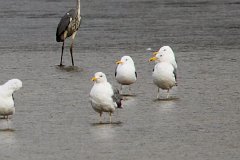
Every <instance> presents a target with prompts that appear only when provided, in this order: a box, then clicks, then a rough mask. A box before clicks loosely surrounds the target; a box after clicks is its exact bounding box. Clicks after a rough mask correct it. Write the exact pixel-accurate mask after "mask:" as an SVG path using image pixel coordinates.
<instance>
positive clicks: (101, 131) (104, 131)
mask: <svg viewBox="0 0 240 160" xmlns="http://www.w3.org/2000/svg"><path fill="white" fill-rule="evenodd" d="M121 125H122V122H113V123H93V124H92V126H93V128H92V129H91V133H92V135H93V136H94V137H95V138H96V139H112V138H113V137H114V136H115V128H116V127H117V126H121Z"/></svg>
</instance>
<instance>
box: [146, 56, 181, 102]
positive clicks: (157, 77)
mask: <svg viewBox="0 0 240 160" xmlns="http://www.w3.org/2000/svg"><path fill="white" fill-rule="evenodd" d="M156 56H157V55H156ZM156 56H154V57H152V58H150V59H149V61H158V60H159V58H158V57H156ZM152 77H153V83H154V84H155V85H156V86H157V87H158V94H157V99H159V88H161V89H163V90H167V92H168V95H167V99H168V97H169V90H170V89H171V88H172V87H173V86H177V82H176V73H175V72H174V67H173V65H172V64H170V63H168V62H158V63H157V64H156V65H155V66H154V69H153V73H152Z"/></svg>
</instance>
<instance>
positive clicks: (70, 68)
mask: <svg viewBox="0 0 240 160" xmlns="http://www.w3.org/2000/svg"><path fill="white" fill-rule="evenodd" d="M56 69H60V70H62V71H66V72H81V71H83V69H82V68H79V67H77V66H65V65H62V66H60V65H56Z"/></svg>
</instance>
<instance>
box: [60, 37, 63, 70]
mask: <svg viewBox="0 0 240 160" xmlns="http://www.w3.org/2000/svg"><path fill="white" fill-rule="evenodd" d="M63 50H64V41H63V44H62V54H61V61H60V66H62V57H63Z"/></svg>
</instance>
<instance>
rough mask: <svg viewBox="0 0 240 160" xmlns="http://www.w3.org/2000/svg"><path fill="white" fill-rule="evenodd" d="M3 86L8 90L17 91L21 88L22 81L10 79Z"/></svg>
mask: <svg viewBox="0 0 240 160" xmlns="http://www.w3.org/2000/svg"><path fill="white" fill-rule="evenodd" d="M4 86H6V87H7V88H8V89H9V90H12V91H13V92H14V91H17V90H19V89H20V88H22V81H21V80H19V79H11V80H9V81H7V82H6V83H5V84H4Z"/></svg>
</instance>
